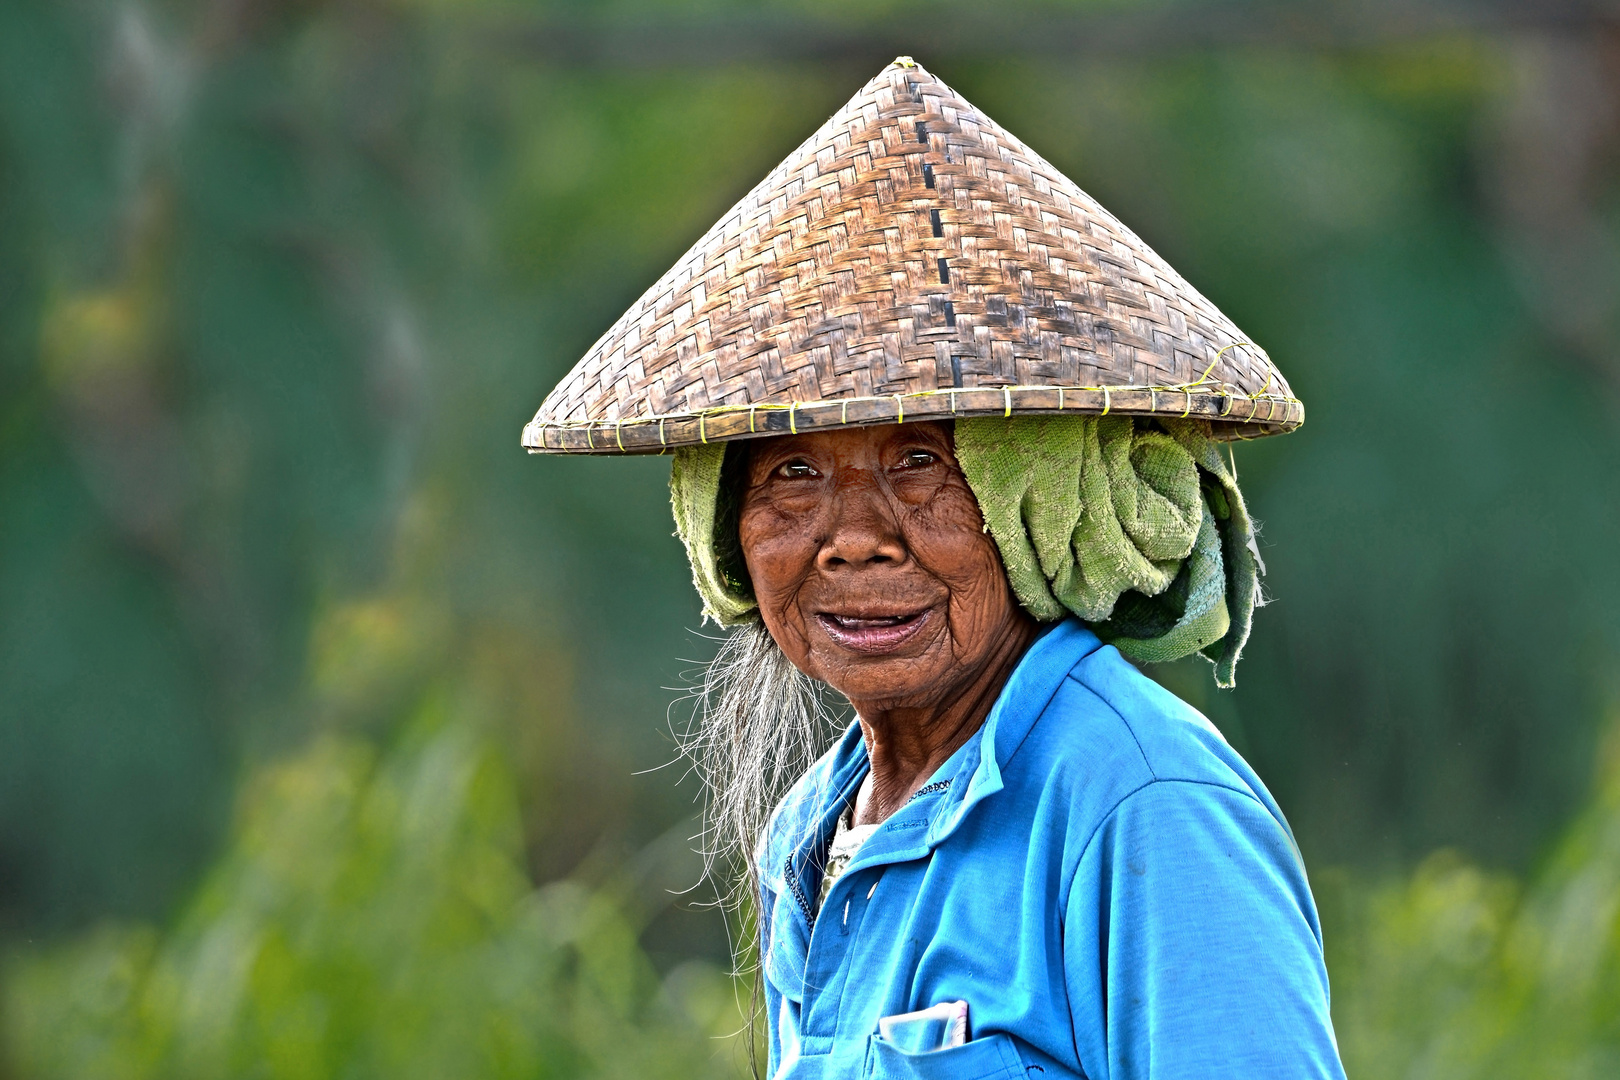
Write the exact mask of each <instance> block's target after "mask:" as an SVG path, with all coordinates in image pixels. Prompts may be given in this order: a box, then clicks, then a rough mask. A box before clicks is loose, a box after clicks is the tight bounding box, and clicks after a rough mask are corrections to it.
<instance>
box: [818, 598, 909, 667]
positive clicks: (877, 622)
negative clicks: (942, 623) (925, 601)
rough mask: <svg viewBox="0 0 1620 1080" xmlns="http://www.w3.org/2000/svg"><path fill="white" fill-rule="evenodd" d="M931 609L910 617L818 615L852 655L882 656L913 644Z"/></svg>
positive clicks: (829, 632) (831, 636)
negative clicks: (856, 653) (912, 641)
mask: <svg viewBox="0 0 1620 1080" xmlns="http://www.w3.org/2000/svg"><path fill="white" fill-rule="evenodd" d="M931 612H932V609H931V608H924V609H923V610H922V611H916V612H912V613H911V614H909V615H845V614H834V613H833V612H827V611H824V612H822V613H820V614H819V615H817V616H816V620H817V621H818V622H820V623H821V628H822V629H823V630H825V631H826V632H827V636H828V637H830V638H832V639H833V641H834V642H835V643H836V644H838V645H841V646H843V647H844V648H846V649H849V650H850V651H851V652H858V653H866V654H867V655H870V656H880V655H882V654H884V653H890V652H894V651H895V650H896V649H898V648H900V646H902V645H904V644H905V643H906V642H908V641H910V640H911V639H912V638H913V637H915V636H916V635H917V633H918V632H919V631H920V630H921V629H922V628H923V624H924V623H926V622H927V621H928V616H929V615H930V614H931Z"/></svg>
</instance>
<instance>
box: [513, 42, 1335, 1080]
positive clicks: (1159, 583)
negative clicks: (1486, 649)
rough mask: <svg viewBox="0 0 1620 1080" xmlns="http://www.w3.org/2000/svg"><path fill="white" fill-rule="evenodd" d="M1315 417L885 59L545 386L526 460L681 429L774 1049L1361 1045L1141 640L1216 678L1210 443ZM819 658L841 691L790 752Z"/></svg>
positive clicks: (845, 1071) (1247, 1057)
mask: <svg viewBox="0 0 1620 1080" xmlns="http://www.w3.org/2000/svg"><path fill="white" fill-rule="evenodd" d="M1302 418H1303V412H1302V408H1301V407H1300V405H1299V403H1298V402H1297V401H1296V400H1294V399H1293V398H1292V397H1291V396H1290V395H1289V394H1288V392H1287V385H1286V383H1284V382H1283V380H1282V378H1281V376H1280V375H1279V374H1278V373H1277V371H1276V370H1275V368H1274V367H1272V366H1271V364H1270V361H1269V360H1268V359H1267V358H1266V357H1265V355H1264V353H1262V352H1261V351H1260V350H1258V349H1257V348H1255V347H1254V346H1252V345H1249V344H1248V343H1246V342H1244V341H1242V338H1241V335H1240V334H1239V333H1238V332H1237V330H1236V328H1235V327H1233V326H1232V325H1231V324H1230V323H1229V322H1228V321H1226V320H1225V319H1224V317H1222V316H1221V315H1220V313H1219V312H1218V311H1216V310H1215V309H1214V308H1213V306H1211V305H1210V304H1209V302H1208V301H1207V300H1204V299H1203V298H1202V297H1201V296H1199V295H1198V294H1197V293H1196V292H1195V291H1193V290H1192V289H1191V287H1190V286H1188V285H1187V284H1186V283H1185V282H1184V281H1182V280H1181V279H1180V278H1179V276H1177V275H1176V274H1175V272H1174V271H1173V270H1171V269H1170V268H1169V267H1168V266H1167V265H1166V264H1165V263H1164V262H1163V260H1162V259H1159V258H1158V256H1156V255H1155V254H1153V252H1151V251H1150V250H1149V249H1148V248H1147V247H1146V245H1144V244H1142V242H1141V241H1140V240H1139V239H1137V238H1136V237H1135V236H1134V235H1132V234H1131V233H1130V232H1129V231H1128V230H1126V229H1125V228H1124V227H1123V226H1122V225H1120V224H1119V223H1118V222H1117V221H1115V220H1114V219H1113V218H1112V217H1111V216H1109V215H1108V214H1107V212H1106V211H1104V210H1103V209H1102V208H1101V207H1100V206H1098V205H1097V204H1096V203H1095V202H1094V201H1092V200H1090V199H1089V198H1088V197H1087V196H1085V195H1084V193H1083V192H1081V191H1080V190H1079V189H1078V188H1076V187H1075V186H1074V185H1073V184H1072V183H1071V182H1069V181H1067V180H1066V179H1064V178H1063V177H1062V176H1061V175H1060V174H1058V173H1057V172H1056V170H1054V169H1052V167H1051V166H1050V165H1048V164H1046V163H1045V162H1044V161H1041V159H1040V158H1038V157H1037V156H1035V155H1034V154H1033V152H1031V151H1029V150H1028V148H1027V147H1024V146H1023V144H1021V143H1019V142H1018V141H1017V140H1016V139H1013V138H1012V137H1011V136H1010V135H1008V134H1007V133H1006V132H1005V131H1003V130H1001V129H1000V128H999V127H997V126H996V125H995V124H994V122H993V121H990V120H989V119H988V118H986V117H984V116H983V115H982V114H980V113H978V112H977V111H976V110H974V109H973V108H972V106H970V105H968V104H967V103H966V102H965V101H963V100H962V99H961V98H960V97H959V96H957V95H956V94H954V92H952V91H951V90H949V88H947V87H945V86H944V85H943V84H942V83H940V82H939V81H938V80H937V79H934V78H933V77H932V76H930V75H928V74H927V73H926V72H924V71H922V69H921V68H919V67H917V66H916V65H915V64H913V63H911V62H910V61H908V60H906V59H904V58H902V60H900V61H897V62H896V63H895V64H894V65H891V66H890V67H889V68H888V69H886V70H885V71H884V72H883V73H881V74H880V75H879V76H878V77H877V78H876V79H874V80H873V81H872V82H871V83H870V84H868V86H867V87H866V88H864V89H863V90H862V91H861V93H860V94H857V95H856V97H855V98H854V99H853V100H852V101H851V102H850V104H849V105H847V106H846V107H845V108H844V109H843V110H841V111H840V112H839V113H838V114H836V115H835V116H834V117H833V118H832V119H831V120H830V121H829V122H828V124H827V125H826V126H825V127H823V128H822V130H821V131H819V132H817V133H816V135H814V136H812V137H811V139H810V140H809V141H807V142H806V143H805V144H804V145H803V146H802V147H800V148H799V150H798V151H796V152H795V154H794V155H792V156H790V158H789V159H788V160H787V161H786V162H784V163H783V165H782V166H780V167H779V168H778V169H777V170H776V171H774V172H773V173H772V174H771V175H770V176H768V177H767V178H766V180H765V181H764V182H763V183H762V184H761V185H760V186H759V187H758V188H756V189H755V191H754V192H751V193H750V194H749V196H747V197H746V198H745V199H744V200H743V202H742V203H740V204H739V205H738V207H737V208H736V209H734V210H733V211H732V212H731V214H729V215H727V217H726V218H724V219H722V221H721V222H720V223H719V224H718V225H716V226H715V228H714V229H712V230H711V231H710V232H709V233H708V234H707V235H706V236H705V237H704V238H703V239H701V240H699V242H698V243H697V245H696V246H695V247H694V248H693V249H692V251H691V252H689V253H688V254H687V256H686V257H684V258H683V259H682V260H681V262H680V263H678V264H677V265H676V267H675V268H674V269H672V270H671V271H670V273H669V274H667V275H666V276H665V278H664V279H663V280H661V281H660V282H659V283H658V284H656V285H654V286H653V288H652V289H650V290H649V291H648V293H647V295H646V296H644V297H643V298H642V300H641V301H640V302H639V303H638V304H637V305H636V306H635V307H633V308H632V309H631V310H630V311H629V312H627V313H626V315H625V316H624V317H623V318H622V319H621V320H620V321H619V323H618V324H616V325H615V327H614V328H613V329H611V330H610V331H609V332H608V334H607V335H605V336H604V337H603V339H602V340H601V341H600V342H598V344H597V346H596V347H595V348H594V349H593V350H592V352H591V353H590V354H588V355H587V357H586V358H585V359H584V360H583V361H581V363H580V365H579V366H578V367H576V368H575V370H574V372H573V373H572V374H571V375H570V376H569V377H568V379H566V380H565V381H564V382H563V383H562V384H561V385H560V386H559V387H558V388H557V390H555V391H554V392H553V393H552V395H551V396H550V397H548V399H547V401H546V403H545V404H544V405H543V406H542V407H541V410H540V413H539V414H538V415H537V416H536V418H535V420H534V422H533V423H531V424H530V425H529V426H528V427H527V428H526V429H525V435H524V442H525V445H526V446H529V447H530V448H531V449H533V450H537V451H585V452H614V453H617V452H636V451H647V450H663V449H666V448H670V449H673V450H674V452H675V460H674V471H673V473H672V480H671V486H672V493H673V503H674V509H675V516H676V523H677V527H678V531H679V534H680V536H681V538H682V540H683V542H684V543H685V545H686V548H687V552H688V555H689V556H690V559H691V563H692V568H693V576H694V581H695V583H696V585H697V588H698V591H699V593H700V595H701V596H702V598H703V601H704V608H705V611H706V613H707V614H708V615H710V616H711V617H713V618H715V619H716V620H717V621H719V622H720V623H722V624H725V625H729V626H735V627H736V628H737V629H735V630H734V631H733V633H732V635H731V636H730V637H729V638H728V640H727V641H726V643H725V644H724V646H723V647H722V649H721V652H720V655H719V657H718V658H717V660H716V662H715V665H714V667H713V669H712V670H711V679H710V687H709V691H710V692H709V694H708V695H707V701H708V711H707V716H706V718H705V725H706V726H705V728H704V731H703V734H702V738H703V740H704V742H703V747H702V752H703V758H702V764H703V766H704V769H705V774H706V777H707V779H708V780H709V782H710V784H711V787H712V789H713V790H712V800H711V815H712V821H711V826H712V828H713V829H715V831H716V835H717V836H718V837H719V839H720V840H721V841H722V842H723V843H730V844H731V845H732V846H733V848H734V850H736V851H737V852H738V853H739V854H740V856H741V858H740V861H741V862H742V863H743V864H744V866H745V873H744V879H745V881H746V882H747V884H748V886H749V891H750V892H751V893H752V895H753V896H754V897H755V899H757V902H758V916H759V927H760V940H759V949H760V953H759V960H760V971H761V976H762V981H763V987H764V998H765V1010H764V1019H765V1022H766V1024H767V1027H768V1042H769V1047H770V1052H769V1062H768V1067H767V1072H768V1075H769V1076H771V1077H779V1078H784V1080H785V1078H805V1077H856V1076H870V1077H922V1078H927V1077H938V1078H946V1077H952V1078H962V1080H972V1078H981V1077H1009V1078H1011V1077H1024V1076H1029V1075H1036V1074H1039V1075H1043V1076H1046V1077H1064V1076H1068V1077H1088V1078H1092V1080H1103V1078H1110V1080H1124V1078H1139V1077H1140V1078H1146V1077H1157V1078H1188V1080H1191V1078H1207V1077H1245V1078H1252V1077H1278V1078H1281V1077H1289V1078H1294V1077H1339V1076H1342V1070H1341V1068H1340V1065H1339V1061H1338V1057H1337V1052H1336V1049H1335V1046H1334V1040H1333V1033H1332V1027H1331V1023H1330V1020H1329V1017H1328V987H1327V978H1326V973H1325V971H1324V968H1323V963H1322V954H1321V940H1320V930H1319V927H1318V923H1317V917H1316V911H1315V907H1314V905H1313V903H1312V900H1311V895H1310V890H1309V886H1308V884H1307V882H1306V877H1305V871H1304V868H1303V866H1302V865H1301V863H1300V859H1299V855H1298V852H1297V850H1296V848H1295V846H1294V843H1293V839H1292V836H1291V834H1290V832H1289V829H1288V826H1287V823H1286V822H1285V821H1284V818H1283V815H1282V812H1281V811H1280V810H1279V809H1278V807H1277V805H1276V803H1275V802H1274V801H1273V800H1272V798H1271V796H1270V795H1269V794H1268V793H1267V791H1266V789H1265V787H1264V785H1263V784H1262V783H1261V782H1260V780H1259V778H1258V777H1256V776H1255V774H1254V773H1253V771H1252V770H1250V769H1249V767H1248V766H1247V765H1246V764H1245V763H1244V762H1243V760H1242V759H1241V758H1240V757H1239V756H1238V754H1237V753H1236V752H1234V751H1233V750H1232V749H1231V748H1230V747H1229V746H1227V744H1226V742H1225V741H1224V740H1223V739H1222V738H1221V736H1220V734H1219V733H1218V732H1217V731H1216V730H1215V728H1214V727H1213V726H1211V725H1210V724H1209V722H1208V721H1207V720H1205V719H1204V718H1203V717H1202V716H1200V715H1199V714H1198V713H1197V712H1196V711H1195V710H1193V709H1192V708H1190V707H1189V706H1187V705H1185V704H1183V703H1182V702H1181V701H1179V700H1178V699H1176V698H1175V697H1174V696H1172V695H1171V694H1169V693H1168V692H1166V691H1165V690H1163V689H1162V688H1160V687H1159V686H1158V684H1156V683H1155V682H1153V681H1152V680H1150V679H1148V678H1147V677H1146V676H1145V675H1143V674H1142V673H1141V672H1140V671H1139V670H1138V669H1137V668H1136V667H1135V666H1134V665H1133V663H1132V662H1131V660H1136V661H1139V662H1152V661H1162V660H1169V659H1174V658H1177V657H1181V656H1186V655H1189V654H1192V653H1195V652H1204V653H1206V654H1207V655H1209V656H1210V657H1211V658H1212V659H1213V660H1214V661H1215V663H1216V667H1215V676H1216V679H1217V681H1218V682H1219V683H1221V684H1222V685H1230V683H1231V680H1232V678H1233V673H1234V668H1235V665H1236V663H1237V660H1238V656H1239V654H1240V652H1241V649H1242V646H1243V643H1244V641H1245V639H1246V637H1247V635H1248V629H1249V619H1250V614H1251V612H1252V610H1253V608H1254V606H1255V603H1256V599H1257V589H1256V576H1257V571H1258V558H1257V555H1256V553H1255V548H1254V540H1253V533H1252V528H1251V525H1250V522H1249V518H1248V514H1247V511H1246V510H1245V508H1244V504H1243V499H1242V496H1241V494H1240V492H1239V491H1238V488H1237V484H1236V476H1235V473H1234V471H1233V469H1232V468H1231V466H1230V463H1229V462H1228V460H1227V459H1226V458H1225V457H1224V456H1223V454H1222V453H1221V451H1220V449H1219V444H1220V443H1221V442H1222V441H1224V440H1227V439H1231V438H1237V437H1245V436H1255V435H1262V434H1269V433H1272V432H1275V431H1285V430H1289V429H1291V428H1292V427H1294V426H1297V425H1298V424H1299V423H1300V421H1301V420H1302ZM1127 658H1130V659H1127ZM822 684H825V686H829V687H831V688H832V689H833V690H835V691H837V692H838V693H840V694H842V695H843V696H844V697H845V698H847V699H848V701H849V702H850V704H851V705H853V707H854V710H855V722H854V723H853V724H851V725H850V726H849V728H848V730H847V731H846V732H845V733H844V736H843V737H842V738H841V739H840V740H838V741H837V743H836V744H835V745H834V746H833V747H832V748H831V749H830V750H828V751H827V752H826V753H825V754H822V755H821V756H820V757H819V759H818V760H815V761H814V763H813V764H811V765H810V766H809V768H808V769H807V770H806V771H804V772H803V775H802V776H794V777H792V780H793V782H792V783H791V786H788V785H786V784H782V783H778V782H777V780H778V779H783V778H784V777H783V776H782V774H783V771H784V770H787V771H789V772H792V773H795V774H796V773H797V772H798V771H799V770H800V769H801V768H802V767H803V764H804V763H805V762H806V761H807V760H808V757H809V756H810V755H812V754H813V753H815V752H817V751H819V750H820V746H819V745H818V744H817V737H818V735H819V730H818V725H817V718H818V716H819V711H818V710H819V706H818V702H819V700H820V693H821V685H822ZM784 787H787V788H788V789H787V790H786V791H785V793H784V792H783V788H784Z"/></svg>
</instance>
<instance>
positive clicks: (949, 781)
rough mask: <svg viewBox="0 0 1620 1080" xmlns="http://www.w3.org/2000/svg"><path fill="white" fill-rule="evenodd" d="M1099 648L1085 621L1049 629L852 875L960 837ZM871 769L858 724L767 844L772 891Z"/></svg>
mask: <svg viewBox="0 0 1620 1080" xmlns="http://www.w3.org/2000/svg"><path fill="white" fill-rule="evenodd" d="M1101 645H1102V642H1100V641H1099V640H1098V639H1097V636H1096V635H1095V634H1093V633H1092V632H1091V631H1090V630H1089V629H1087V628H1086V626H1085V624H1084V623H1082V622H1080V621H1079V620H1078V619H1072V618H1071V619H1067V620H1065V621H1063V622H1060V623H1057V624H1055V625H1053V626H1050V627H1048V628H1045V629H1043V631H1042V632H1041V635H1040V636H1039V637H1038V638H1036V639H1035V642H1034V643H1033V644H1032V645H1030V647H1029V649H1028V651H1026V652H1025V653H1024V655H1023V658H1022V659H1020V660H1019V662H1018V665H1017V667H1015V668H1014V669H1013V673H1012V675H1011V676H1009V677H1008V679H1007V685H1006V686H1004V687H1002V689H1001V693H1000V695H999V696H998V697H997V698H996V703H995V704H994V705H993V706H992V707H991V709H990V715H989V716H987V717H986V718H985V721H984V724H983V725H982V726H981V727H980V728H979V730H978V732H976V733H975V734H974V735H973V737H972V738H970V739H969V740H968V741H967V743H966V744H964V745H963V746H962V748H961V749H959V750H958V751H957V752H956V753H955V754H953V755H952V756H951V758H950V760H948V761H947V762H946V763H945V765H944V766H942V767H941V768H940V770H939V772H937V773H935V775H934V777H933V778H932V779H931V780H930V782H929V783H928V784H926V785H924V787H923V788H922V789H921V790H920V791H919V792H918V793H917V795H916V796H914V797H913V798H912V800H911V801H910V802H908V803H906V805H905V806H903V807H901V808H900V809H899V810H897V811H895V812H894V813H893V814H892V815H890V817H889V818H888V820H886V821H885V822H884V823H883V825H882V826H881V827H880V828H879V829H878V830H877V832H876V833H874V834H873V835H872V836H871V837H870V838H869V839H868V840H867V841H866V843H865V844H863V845H862V846H861V850H860V852H859V854H857V856H856V858H855V859H854V861H852V862H851V864H850V867H849V870H848V871H846V873H847V872H850V871H853V870H855V869H858V868H859V867H861V866H870V865H873V864H875V863H879V862H898V861H901V860H903V859H908V858H920V857H922V856H923V855H925V854H926V853H927V852H928V851H930V850H932V848H933V847H934V846H935V845H937V844H939V843H940V842H941V841H943V840H944V839H945V838H946V837H947V836H949V835H950V834H951V833H952V832H954V831H955V830H956V828H957V826H959V825H960V824H961V822H962V820H963V819H964V818H965V817H966V816H967V814H968V813H969V812H970V811H971V810H972V809H973V807H974V806H976V805H977V804H978V803H979V802H980V801H982V800H984V799H987V798H989V797H990V796H991V795H994V794H995V793H996V792H998V791H1000V790H1001V789H1002V786H1003V784H1002V778H1001V770H1002V768H1003V767H1005V766H1006V764H1007V763H1008V762H1009V761H1011V760H1012V757H1013V755H1014V754H1016V753H1017V752H1018V748H1019V747H1020V746H1022V745H1023V743H1024V740H1025V738H1027V737H1028V736H1029V733H1030V730H1031V729H1032V728H1034V726H1035V721H1036V720H1038V719H1039V718H1040V715H1041V713H1043V712H1044V711H1045V710H1046V707H1047V705H1048V704H1049V703H1050V702H1051V700H1052V697H1053V695H1054V694H1056V693H1057V690H1058V687H1059V686H1061V685H1062V684H1063V680H1064V678H1065V677H1067V675H1068V674H1069V671H1070V670H1071V669H1073V667H1074V666H1075V664H1077V663H1079V662H1080V661H1081V660H1082V659H1084V658H1085V657H1086V656H1088V655H1090V654H1091V653H1092V652H1094V651H1095V650H1096V649H1098V648H1100V647H1101ZM953 763H955V767H954V770H953V771H951V770H952V764H953ZM867 768H868V763H867V759H866V746H865V743H864V742H863V741H862V739H861V726H860V722H859V721H856V722H855V723H852V724H851V725H850V726H849V729H848V730H847V731H845V732H844V735H843V737H842V738H841V739H839V741H838V743H837V744H836V745H835V746H833V748H832V749H831V750H829V751H828V752H827V753H826V754H825V755H823V756H822V758H821V760H820V761H818V762H816V764H815V765H814V766H812V767H811V769H810V770H809V771H808V772H807V773H806V774H805V776H804V778H803V779H801V780H800V781H799V782H798V783H797V784H795V785H794V787H793V790H792V791H790V792H789V793H788V796H787V797H786V798H785V799H784V800H783V802H782V804H781V806H780V807H778V809H777V811H776V814H775V815H774V816H773V819H772V824H771V827H770V828H768V829H767V830H766V836H765V837H762V838H761V839H762V843H761V850H760V852H759V855H760V858H759V869H760V874H761V876H762V878H763V879H764V882H765V884H766V886H767V887H769V888H772V889H773V890H774V891H777V892H780V891H781V890H782V889H783V888H784V887H785V884H786V882H785V872H786V871H787V868H788V864H789V860H790V857H791V861H792V862H793V864H794V865H795V866H796V867H797V866H799V865H800V864H801V863H802V862H803V861H804V860H805V859H807V858H810V857H813V856H814V855H815V854H816V852H817V851H819V849H820V846H821V844H822V843H823V842H824V839H825V837H826V836H829V835H830V834H831V830H832V829H833V828H834V827H835V826H836V824H837V818H838V814H839V813H840V812H841V811H842V810H843V807H844V806H845V804H846V803H847V802H848V801H849V799H850V798H851V797H853V795H854V792H855V789H856V787H858V786H859V784H860V782H861V780H862V779H863V778H864V777H865V775H866V771H867ZM948 771H950V775H946V774H947V772H948Z"/></svg>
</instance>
